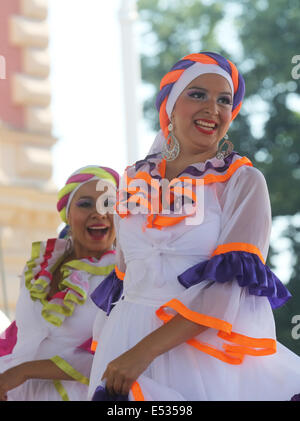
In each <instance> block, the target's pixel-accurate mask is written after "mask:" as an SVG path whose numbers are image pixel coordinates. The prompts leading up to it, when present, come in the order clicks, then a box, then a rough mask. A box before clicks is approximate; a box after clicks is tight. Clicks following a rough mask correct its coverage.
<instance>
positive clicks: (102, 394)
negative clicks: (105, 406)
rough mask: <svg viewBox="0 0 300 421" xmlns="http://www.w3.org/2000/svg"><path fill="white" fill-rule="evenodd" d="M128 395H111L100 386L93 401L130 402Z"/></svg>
mask: <svg viewBox="0 0 300 421" xmlns="http://www.w3.org/2000/svg"><path fill="white" fill-rule="evenodd" d="M128 400H129V399H128V395H126V396H125V395H120V394H117V395H113V396H112V395H110V394H109V393H108V391H107V389H106V388H104V387H103V386H98V387H97V388H96V390H95V393H94V395H93V397H92V401H110V402H112V401H114V402H120V401H128Z"/></svg>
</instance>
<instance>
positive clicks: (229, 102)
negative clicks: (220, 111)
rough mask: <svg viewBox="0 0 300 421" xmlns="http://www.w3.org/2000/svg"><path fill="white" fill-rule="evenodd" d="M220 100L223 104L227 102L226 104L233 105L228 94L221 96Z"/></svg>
mask: <svg viewBox="0 0 300 421" xmlns="http://www.w3.org/2000/svg"><path fill="white" fill-rule="evenodd" d="M219 102H220V103H221V104H225V105H232V102H231V98H229V97H228V96H222V97H220V98H219Z"/></svg>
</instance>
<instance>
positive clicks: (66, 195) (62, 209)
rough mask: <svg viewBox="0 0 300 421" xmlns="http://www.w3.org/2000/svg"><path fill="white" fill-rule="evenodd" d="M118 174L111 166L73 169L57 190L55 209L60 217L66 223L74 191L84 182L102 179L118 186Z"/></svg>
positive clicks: (90, 166)
mask: <svg viewBox="0 0 300 421" xmlns="http://www.w3.org/2000/svg"><path fill="white" fill-rule="evenodd" d="M119 179H120V177H119V174H118V173H117V172H116V171H114V170H113V169H111V168H108V167H100V166H97V165H89V166H87V167H83V168H80V169H79V170H77V171H75V172H74V173H73V174H72V175H71V176H70V177H69V178H68V180H67V182H66V184H65V186H64V187H63V188H62V189H61V190H60V191H59V192H58V202H57V210H58V212H59V214H60V216H61V219H62V220H63V222H65V223H66V224H67V223H68V212H69V208H70V204H71V201H72V198H73V197H74V194H75V193H76V191H77V190H78V189H79V188H80V187H81V186H83V185H84V184H86V183H89V182H90V181H94V180H98V181H99V180H104V181H108V182H110V183H112V184H113V185H114V186H115V187H116V188H118V186H119Z"/></svg>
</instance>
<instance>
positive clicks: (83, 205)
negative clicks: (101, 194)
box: [76, 200, 93, 208]
mask: <svg viewBox="0 0 300 421" xmlns="http://www.w3.org/2000/svg"><path fill="white" fill-rule="evenodd" d="M76 205H77V206H78V207H79V208H89V207H91V206H92V205H93V204H92V201H91V200H79V201H78V202H77V203H76Z"/></svg>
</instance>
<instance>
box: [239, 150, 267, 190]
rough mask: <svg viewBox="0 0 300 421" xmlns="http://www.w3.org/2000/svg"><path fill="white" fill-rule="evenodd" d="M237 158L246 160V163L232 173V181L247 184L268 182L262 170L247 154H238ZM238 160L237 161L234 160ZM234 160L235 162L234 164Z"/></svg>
mask: <svg viewBox="0 0 300 421" xmlns="http://www.w3.org/2000/svg"><path fill="white" fill-rule="evenodd" d="M236 160H244V162H245V165H241V166H239V167H238V168H237V169H236V171H235V172H233V174H232V177H231V178H232V179H233V180H232V181H234V180H236V181H238V182H244V183H246V184H255V185H259V184H266V179H265V176H264V174H263V173H262V171H261V170H259V169H258V168H256V167H255V166H254V165H253V163H252V162H251V161H250V160H249V158H247V157H246V156H243V157H242V156H240V155H237V156H236ZM234 162H236V161H234ZM234 162H233V164H234Z"/></svg>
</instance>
